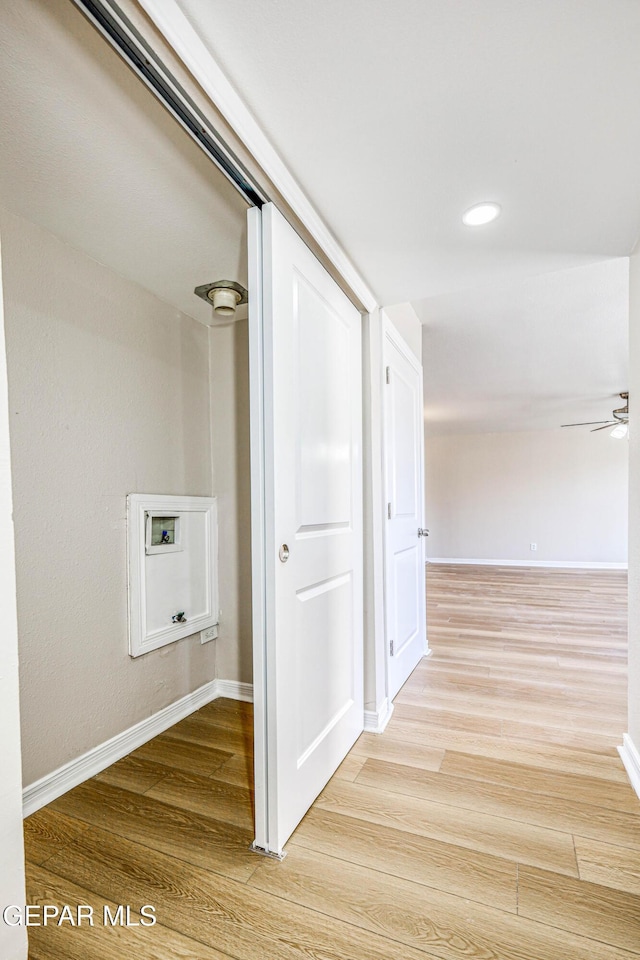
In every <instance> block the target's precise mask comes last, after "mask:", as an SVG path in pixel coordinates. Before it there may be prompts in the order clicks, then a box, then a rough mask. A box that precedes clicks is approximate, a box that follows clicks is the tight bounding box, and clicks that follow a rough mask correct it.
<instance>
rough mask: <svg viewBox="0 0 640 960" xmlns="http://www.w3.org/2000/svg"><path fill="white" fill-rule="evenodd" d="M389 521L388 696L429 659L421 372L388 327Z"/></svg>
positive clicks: (386, 574) (386, 429)
mask: <svg viewBox="0 0 640 960" xmlns="http://www.w3.org/2000/svg"><path fill="white" fill-rule="evenodd" d="M383 358H384V365H385V388H384V412H385V443H384V450H385V473H386V491H387V520H386V537H385V600H386V604H385V605H386V631H387V653H388V696H389V699H390V700H392V699H393V697H395V695H396V694H397V692H398V690H399V689H400V687H401V686H402V684H403V683H404V682H405V680H406V679H407V677H408V676H409V674H410V673H411V671H412V670H413V669H414V667H415V666H416V664H417V663H418V661H419V660H420V658H421V657H423V656H424V655H425V654H426V653H427V628H426V601H425V555H424V538H423V536H422V535H421V531H422V530H423V523H424V520H423V516H424V437H423V419H422V408H423V404H422V367H421V366H420V364H419V363H418V361H417V359H416V358H415V357H414V356H413V354H412V353H411V352H410V350H409V349H408V347H407V346H406V344H405V343H404V341H403V340H402V338H401V337H400V336H399V335H398V334H397V332H396V331H395V328H394V327H393V326H392V325H391V323H389V322H388V321H387V322H386V323H385V327H384V350H383Z"/></svg>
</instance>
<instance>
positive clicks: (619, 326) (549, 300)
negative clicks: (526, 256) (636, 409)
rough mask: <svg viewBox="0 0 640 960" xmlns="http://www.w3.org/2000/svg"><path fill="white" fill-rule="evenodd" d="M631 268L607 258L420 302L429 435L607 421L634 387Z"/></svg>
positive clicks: (541, 427) (621, 260)
mask: <svg viewBox="0 0 640 960" xmlns="http://www.w3.org/2000/svg"><path fill="white" fill-rule="evenodd" d="M628 266H629V262H628V260H626V259H617V260H607V261H603V262H600V263H597V264H591V265H589V266H586V267H574V268H572V269H570V270H564V271H558V272H556V273H549V274H545V275H544V276H541V277H534V278H529V279H526V280H521V281H515V282H512V283H510V284H503V285H500V286H488V287H484V288H479V289H476V290H473V291H462V292H460V293H458V294H449V295H447V296H444V297H436V298H432V299H430V300H423V301H421V302H420V303H416V304H415V305H414V306H415V308H416V310H417V312H418V315H419V317H420V319H421V320H422V322H423V324H424V329H423V341H422V343H423V346H422V354H423V364H424V384H425V422H426V428H427V431H428V432H431V433H440V432H443V431H445V430H446V431H447V432H451V431H458V432H470V431H502V430H520V429H523V428H526V429H531V430H534V429H547V428H553V427H560V426H561V425H562V424H563V423H573V422H575V421H585V420H610V419H611V411H612V409H613V408H614V407H621V406H622V405H623V404H622V402H621V401H620V398H619V396H618V394H619V392H620V391H622V390H626V389H627V386H628V382H627V357H628V342H627V339H628V338H627V314H628V282H629V269H628ZM585 429H586V428H585Z"/></svg>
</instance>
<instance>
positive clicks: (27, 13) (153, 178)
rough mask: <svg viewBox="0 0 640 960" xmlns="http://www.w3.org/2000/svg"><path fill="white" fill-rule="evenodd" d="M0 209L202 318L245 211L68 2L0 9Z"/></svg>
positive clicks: (242, 258)
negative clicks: (203, 295) (202, 291)
mask: <svg viewBox="0 0 640 960" xmlns="http://www.w3.org/2000/svg"><path fill="white" fill-rule="evenodd" d="M0 102H1V103H2V110H1V111H0V202H1V203H2V205H3V206H5V207H6V208H7V209H9V210H10V211H11V212H13V213H17V214H18V215H20V216H23V217H26V218H27V219H29V220H32V221H33V222H35V223H37V224H39V225H40V226H42V227H44V228H45V229H47V230H49V231H51V232H52V233H55V234H56V235H57V236H59V237H61V238H62V239H63V240H65V241H66V242H68V243H70V244H72V245H73V246H75V247H78V248H79V249H81V250H84V251H85V252H86V253H88V254H89V256H91V257H93V258H94V259H96V260H99V261H100V262H101V263H104V264H106V265H107V266H109V267H111V268H112V269H114V270H115V271H117V272H118V273H119V274H120V275H122V276H124V277H127V278H128V279H130V280H133V281H135V282H137V283H139V284H141V285H142V286H144V287H146V288H147V289H149V290H151V291H152V292H155V293H156V294H157V296H158V297H160V299H162V300H164V301H166V302H167V303H170V304H172V305H173V306H175V307H176V308H177V309H179V310H181V311H183V312H184V313H187V314H189V315H191V316H193V317H195V318H196V319H200V320H202V321H203V322H207V321H208V320H209V319H210V318H211V315H212V311H211V308H210V307H208V306H207V305H206V304H205V303H204V302H203V301H201V300H199V299H198V298H197V297H196V296H194V293H193V289H194V287H195V286H196V285H198V284H201V283H208V282H209V281H213V280H220V279H223V278H224V279H230V280H239V281H240V282H241V283H244V284H246V282H247V265H246V227H245V220H246V213H245V211H246V203H245V202H244V201H243V200H242V198H241V197H240V195H239V194H238V193H237V192H236V190H235V188H234V187H232V186H231V184H229V182H228V181H227V180H226V178H225V177H224V176H223V175H222V174H221V173H220V172H219V171H218V170H217V169H216V168H215V167H214V166H213V164H212V163H211V162H210V161H209V160H208V159H207V158H206V157H205V155H204V154H203V153H202V152H201V151H200V149H199V148H198V147H197V146H196V145H195V144H194V143H193V142H192V141H191V140H190V139H189V137H188V136H187V135H186V134H185V133H184V132H183V131H182V130H181V129H180V128H179V127H178V125H177V124H176V123H175V121H174V120H173V119H172V118H171V117H170V116H169V115H168V114H167V113H166V112H165V110H164V109H163V108H162V107H161V106H160V105H159V104H158V103H157V101H156V100H155V98H154V97H153V96H152V94H151V93H150V92H149V91H148V90H147V89H146V87H144V86H143V84H142V83H141V82H140V81H139V80H138V79H137V78H136V77H135V76H134V74H133V73H131V72H130V71H129V69H128V68H127V67H126V66H125V64H124V63H123V62H122V61H121V60H120V58H119V57H118V56H117V55H116V54H115V53H114V52H113V51H112V50H111V48H110V47H109V46H108V45H107V43H105V41H104V40H103V39H102V37H100V36H99V34H98V33H97V32H96V31H95V29H94V28H93V27H92V26H91V25H90V24H89V23H88V22H87V21H86V20H85V19H84V17H83V16H82V15H81V14H80V13H79V12H78V11H77V10H76V8H75V7H73V6H72V4H71V3H70V2H69V0H28V2H25V0H21V2H15V3H5V4H0Z"/></svg>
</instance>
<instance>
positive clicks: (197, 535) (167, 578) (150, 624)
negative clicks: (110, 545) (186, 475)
mask: <svg viewBox="0 0 640 960" xmlns="http://www.w3.org/2000/svg"><path fill="white" fill-rule="evenodd" d="M127 548H128V561H129V654H130V655H131V656H132V657H139V656H141V655H142V654H143V653H148V652H149V651H150V650H156V649H157V648H158V647H163V646H165V644H167V643H173V642H174V641H175V640H181V639H182V638H183V637H188V636H190V635H191V634H194V633H199V632H200V631H201V630H206V629H207V628H208V627H213V626H215V625H216V624H217V623H218V513H217V501H216V498H215V497H171V496H163V495H162V494H146V493H130V494H129V496H128V497H127Z"/></svg>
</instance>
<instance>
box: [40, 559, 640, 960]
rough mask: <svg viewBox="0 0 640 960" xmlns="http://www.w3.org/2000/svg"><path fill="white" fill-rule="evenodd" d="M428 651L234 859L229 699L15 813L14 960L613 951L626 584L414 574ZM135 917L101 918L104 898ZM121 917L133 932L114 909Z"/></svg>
mask: <svg viewBox="0 0 640 960" xmlns="http://www.w3.org/2000/svg"><path fill="white" fill-rule="evenodd" d="M427 591H428V611H429V638H430V644H431V647H432V649H433V655H432V657H430V658H429V659H426V660H423V661H422V662H421V663H420V664H419V666H418V667H417V669H416V670H415V671H414V673H413V675H412V676H411V677H410V679H409V680H408V682H407V683H406V684H405V686H404V688H403V689H402V690H401V692H400V694H399V696H398V698H397V700H396V709H395V713H394V716H393V718H392V720H391V722H390V724H389V726H388V728H387V730H386V732H385V733H384V734H383V735H382V736H375V735H372V734H363V736H362V737H361V738H360V739H359V741H358V742H357V744H356V745H355V747H354V748H353V750H352V751H351V753H350V754H349V756H348V757H347V758H346V760H345V761H344V763H343V764H342V766H341V767H340V768H339V770H338V771H337V772H336V774H335V776H334V777H333V779H332V780H331V782H330V783H329V784H328V785H327V787H326V789H325V790H324V791H323V793H322V794H321V796H320V797H319V798H318V800H317V801H316V803H315V804H314V806H313V808H312V809H311V810H310V811H309V813H308V814H307V816H306V817H305V819H304V820H303V822H302V823H301V825H300V826H299V828H298V829H297V831H296V832H295V834H294V836H293V837H292V839H291V841H290V842H289V844H288V847H287V850H288V856H287V858H286V860H285V861H284V862H282V863H276V862H273V861H271V860H268V859H266V858H261V857H258V856H256V855H255V854H252V853H250V852H249V849H248V847H249V843H250V841H251V840H252V828H251V824H252V792H251V738H252V718H251V708H250V707H249V706H248V705H247V704H242V703H236V702H233V701H229V700H217V701H215V702H213V703H211V704H209V705H208V706H206V707H204V708H203V709H202V710H199V711H198V713H197V714H194V715H193V716H192V717H189V718H188V719H186V720H183V721H182V722H181V723H179V724H177V725H176V726H175V727H173V728H172V729H171V730H170V731H168V732H167V733H165V734H163V735H162V736H160V737H157V738H156V739H155V740H154V741H152V742H151V743H149V744H146V745H145V746H144V747H142V748H140V749H139V750H136V751H135V752H134V753H132V754H131V755H130V756H129V757H127V758H125V759H124V760H121V761H120V762H119V763H116V764H115V765H114V766H112V767H110V768H109V769H108V770H105V771H104V772H103V773H101V774H99V775H98V776H97V777H95V778H94V779H93V780H90V781H88V782H87V783H84V784H82V785H81V786H79V787H77V788H76V789H74V790H72V791H70V792H69V793H67V794H66V795H65V796H63V797H61V798H60V799H58V800H56V801H55V802H54V803H52V804H50V805H49V806H48V807H46V808H44V809H43V810H41V811H39V812H38V813H37V814H35V815H34V816H32V817H30V818H29V819H28V820H27V821H26V823H25V835H26V849H27V858H28V902H30V903H41V904H42V903H53V904H57V905H63V904H65V903H68V904H72V905H75V904H79V903H80V904H89V905H93V906H94V908H95V917H96V921H95V926H93V927H91V926H87V925H86V924H83V925H82V926H77V927H71V926H70V925H69V924H68V923H66V924H64V925H63V926H61V927H57V926H47V927H46V928H45V927H32V928H31V929H30V943H31V946H30V954H29V956H30V958H31V960H67V958H68V960H115V958H127V957H129V956H130V957H135V958H136V960H178V958H181V960H187V958H192V960H216V958H219V960H222V958H226V957H235V958H238V960H262V958H265V960H309V958H317V960H320V958H322V960H390V958H391V960H429V958H432V960H433V958H440V960H474V958H477V960H625V958H626V960H631V958H632V957H634V956H638V955H639V954H640V801H639V800H638V798H637V797H636V795H635V794H634V793H633V791H632V789H631V787H630V785H629V783H628V781H627V778H626V775H625V772H624V769H623V767H622V764H621V762H620V759H619V757H618V754H617V752H616V747H617V746H618V745H619V744H620V743H621V740H622V733H623V732H624V731H625V729H626V681H625V664H626V656H625V654H626V575H625V574H623V573H618V572H603V573H600V572H592V571H589V572H587V571H561V570H543V569H538V570H535V571H532V570H523V569H518V568H495V567H494V568H481V567H443V566H442V567H429V568H428V577H427ZM104 904H107V905H108V906H109V907H110V909H111V911H112V913H113V912H114V911H115V910H116V905H119V904H124V905H126V904H129V905H131V906H132V908H133V910H134V911H135V910H137V909H138V908H139V907H141V906H142V905H143V904H151V905H153V906H154V907H155V908H156V915H157V921H158V922H157V924H156V925H155V926H153V927H150V926H132V927H120V926H116V927H105V926H103V925H102V915H103V905H104ZM132 919H138V917H137V915H136V914H135V912H134V913H132Z"/></svg>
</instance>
